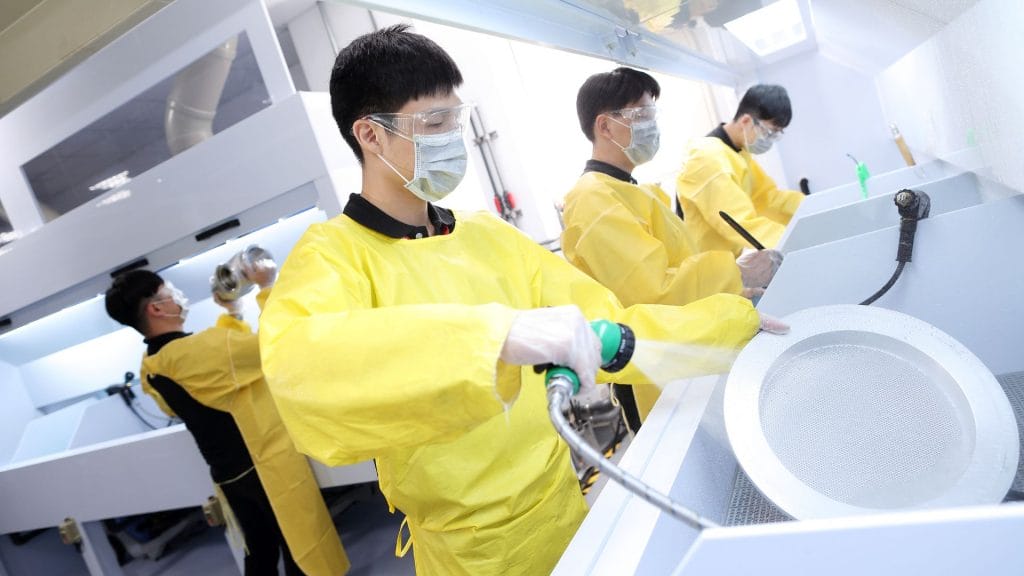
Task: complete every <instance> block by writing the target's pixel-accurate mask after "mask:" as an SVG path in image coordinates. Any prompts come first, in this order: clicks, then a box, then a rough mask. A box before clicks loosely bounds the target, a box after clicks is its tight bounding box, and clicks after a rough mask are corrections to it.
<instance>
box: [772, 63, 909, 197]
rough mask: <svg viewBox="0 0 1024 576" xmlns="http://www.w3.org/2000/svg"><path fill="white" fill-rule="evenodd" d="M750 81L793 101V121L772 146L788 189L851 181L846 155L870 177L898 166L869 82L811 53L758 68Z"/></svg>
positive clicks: (853, 174) (815, 188) (896, 152)
mask: <svg viewBox="0 0 1024 576" xmlns="http://www.w3.org/2000/svg"><path fill="white" fill-rule="evenodd" d="M756 81H757V82H760V83H764V84H780V85H782V86H784V87H785V88H786V90H787V91H788V92H789V97H790V100H791V101H792V103H793V121H792V123H790V125H789V127H788V128H786V136H785V138H783V140H782V141H781V142H780V143H778V144H777V145H776V147H777V148H778V149H779V154H780V157H781V160H782V164H783V166H784V168H785V173H786V176H787V179H788V182H787V184H788V186H789V187H790V188H792V189H796V187H797V184H798V182H799V180H800V178H804V177H805V178H807V179H808V180H809V181H810V186H811V191H812V192H814V191H821V190H825V189H827V188H831V187H833V186H838V185H840V184H845V183H847V182H851V181H854V180H856V171H855V165H854V163H853V161H852V160H850V158H849V157H847V156H846V155H847V154H852V155H853V156H854V157H856V158H857V160H859V161H861V162H864V163H865V164H867V166H868V169H869V170H870V171H871V173H872V174H881V173H883V172H889V171H891V170H895V169H897V168H900V167H902V166H904V164H903V160H902V157H901V156H900V154H899V150H898V149H897V148H896V145H895V143H894V142H893V140H892V137H891V135H890V131H889V123H888V122H887V121H886V118H885V115H884V114H883V113H882V107H881V104H880V102H879V98H878V92H877V91H876V89H875V83H874V79H873V78H871V77H868V76H866V75H864V74H863V73H861V72H859V71H857V70H854V69H853V68H849V67H847V66H844V65H842V64H840V63H838V62H836V61H834V60H832V59H831V58H829V57H828V56H825V55H823V54H821V53H820V52H817V51H815V52H808V53H805V54H801V55H798V56H794V57H792V58H789V59H787V60H784V61H782V62H778V63H776V64H772V65H769V66H767V67H764V68H761V69H760V70H759V71H758V74H757V79H756ZM779 185H780V186H782V183H781V182H779Z"/></svg>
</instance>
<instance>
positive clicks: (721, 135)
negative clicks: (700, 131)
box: [708, 122, 740, 154]
mask: <svg viewBox="0 0 1024 576" xmlns="http://www.w3.org/2000/svg"><path fill="white" fill-rule="evenodd" d="M708 136H711V137H712V138H718V139H719V140H721V141H722V142H725V145H726V146H728V147H729V148H732V149H733V150H735V151H736V153H737V154H739V152H740V149H739V148H738V147H737V146H736V145H735V144H733V143H732V138H729V133H728V132H726V131H725V122H722V123H721V124H719V125H718V128H715V129H714V130H712V131H711V132H708Z"/></svg>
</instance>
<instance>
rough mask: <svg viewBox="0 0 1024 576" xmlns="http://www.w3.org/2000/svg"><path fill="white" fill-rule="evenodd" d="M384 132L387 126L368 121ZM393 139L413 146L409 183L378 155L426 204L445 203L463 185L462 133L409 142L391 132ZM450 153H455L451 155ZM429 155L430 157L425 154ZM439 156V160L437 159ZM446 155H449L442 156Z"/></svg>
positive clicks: (454, 131) (453, 131) (464, 158)
mask: <svg viewBox="0 0 1024 576" xmlns="http://www.w3.org/2000/svg"><path fill="white" fill-rule="evenodd" d="M370 121H371V122H373V123H374V124H377V125H378V126H380V127H381V128H383V129H384V130H387V131H393V130H389V129H388V127H387V126H384V125H383V124H381V123H380V122H378V121H376V120H373V119H372V118H371V119H370ZM394 132H395V134H396V135H398V136H400V137H401V138H404V139H406V140H409V141H410V142H412V144H413V154H414V159H415V160H414V162H415V165H416V168H415V169H414V170H413V175H412V179H407V178H406V177H405V176H404V175H402V173H401V172H399V171H398V169H397V168H395V166H394V165H392V164H391V162H389V161H388V160H387V159H386V158H384V156H383V155H381V154H377V157H378V158H380V160H381V162H383V163H384V164H385V165H386V166H387V167H388V168H390V169H391V170H392V171H393V172H394V173H395V174H398V177H399V178H401V179H402V180H403V181H404V182H405V188H406V189H407V190H409V191H410V192H412V193H413V194H414V195H415V196H416V197H417V198H420V199H421V200H423V201H425V202H437V201H439V200H442V199H444V198H445V197H446V196H447V195H448V194H449V193H451V192H452V191H453V190H454V189H455V188H456V187H457V186H458V185H459V183H460V182H461V181H462V178H463V177H464V176H465V174H466V163H467V158H468V156H467V153H466V148H465V144H464V142H463V140H462V131H461V130H460V129H458V128H456V129H455V130H452V131H451V132H447V133H444V134H436V135H431V136H420V137H419V139H417V138H412V139H410V138H409V137H408V136H406V135H404V134H401V133H399V132H397V131H394ZM452 151H455V153H454V154H452ZM428 152H429V153H428ZM438 154H440V155H441V156H440V157H438ZM445 154H448V155H447V156H445Z"/></svg>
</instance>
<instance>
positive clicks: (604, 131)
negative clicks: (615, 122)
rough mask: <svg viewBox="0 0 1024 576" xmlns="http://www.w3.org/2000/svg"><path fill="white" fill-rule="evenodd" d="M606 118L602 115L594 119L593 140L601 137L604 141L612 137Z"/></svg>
mask: <svg viewBox="0 0 1024 576" xmlns="http://www.w3.org/2000/svg"><path fill="white" fill-rule="evenodd" d="M609 122H610V120H608V116H606V115H604V114H598V115H597V118H594V139H595V140H596V139H597V137H598V136H603V137H604V138H605V139H606V140H607V139H610V138H611V137H612V131H611V128H609V127H608V123H609Z"/></svg>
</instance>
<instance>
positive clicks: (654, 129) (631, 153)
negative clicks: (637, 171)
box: [608, 116, 661, 166]
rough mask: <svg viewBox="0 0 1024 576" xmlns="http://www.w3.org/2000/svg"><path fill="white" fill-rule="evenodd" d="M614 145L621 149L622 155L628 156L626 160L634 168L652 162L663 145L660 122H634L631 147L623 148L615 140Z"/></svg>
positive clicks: (631, 130) (631, 131)
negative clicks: (659, 127) (659, 147)
mask: <svg viewBox="0 0 1024 576" xmlns="http://www.w3.org/2000/svg"><path fill="white" fill-rule="evenodd" d="M608 118H609V119H611V120H612V121H614V122H618V123H619V124H622V125H623V126H626V124H625V123H624V122H619V121H618V120H616V119H615V118H612V117H611V116H609V117H608ZM612 144H615V145H616V146H618V147H619V148H621V149H622V153H623V154H625V155H626V158H629V161H630V162H632V163H633V165H634V166H639V165H641V164H644V163H646V162H650V161H651V159H652V158H654V155H655V154H657V153H658V146H659V145H660V144H661V132H660V131H659V130H658V121H657V120H644V121H640V120H634V121H633V123H632V124H630V125H629V146H623V145H622V144H619V143H618V142H616V141H615V140H612Z"/></svg>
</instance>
